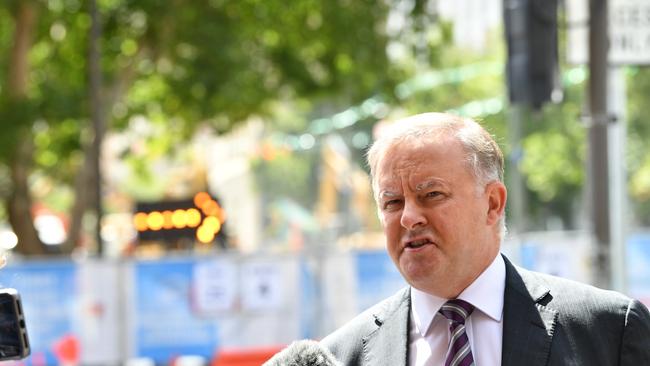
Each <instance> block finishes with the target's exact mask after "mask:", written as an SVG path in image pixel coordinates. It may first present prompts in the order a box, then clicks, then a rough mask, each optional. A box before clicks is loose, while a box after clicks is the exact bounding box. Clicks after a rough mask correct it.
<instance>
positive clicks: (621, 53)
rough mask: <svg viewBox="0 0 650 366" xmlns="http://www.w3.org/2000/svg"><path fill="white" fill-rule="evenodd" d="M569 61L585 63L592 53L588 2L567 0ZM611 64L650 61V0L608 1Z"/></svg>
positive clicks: (635, 63)
mask: <svg viewBox="0 0 650 366" xmlns="http://www.w3.org/2000/svg"><path fill="white" fill-rule="evenodd" d="M565 4H566V13H567V23H568V24H567V26H568V29H569V32H568V37H567V53H566V54H567V61H568V62H569V63H571V64H586V63H587V60H588V53H589V41H588V35H589V1H588V0H570V1H566V2H565ZM608 26H609V41H610V42H609V56H608V59H609V63H610V64H613V65H648V64H650V1H648V0H609V25H608Z"/></svg>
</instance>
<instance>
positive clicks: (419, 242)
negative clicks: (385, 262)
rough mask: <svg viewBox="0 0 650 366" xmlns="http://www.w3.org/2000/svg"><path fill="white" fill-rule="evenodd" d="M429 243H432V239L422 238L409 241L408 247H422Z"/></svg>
mask: <svg viewBox="0 0 650 366" xmlns="http://www.w3.org/2000/svg"><path fill="white" fill-rule="evenodd" d="M427 244H432V243H431V240H429V239H420V240H413V241H410V242H408V243H406V247H407V248H409V249H418V248H422V247H423V246H425V245H427Z"/></svg>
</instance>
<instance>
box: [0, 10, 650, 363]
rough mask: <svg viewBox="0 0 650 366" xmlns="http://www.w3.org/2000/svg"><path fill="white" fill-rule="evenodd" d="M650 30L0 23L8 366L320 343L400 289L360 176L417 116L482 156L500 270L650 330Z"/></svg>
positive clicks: (544, 15)
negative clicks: (515, 270) (515, 271)
mask: <svg viewBox="0 0 650 366" xmlns="http://www.w3.org/2000/svg"><path fill="white" fill-rule="evenodd" d="M648 14H650V4H649V3H648V2H647V1H643V0H609V1H607V0H591V1H587V0H583V1H578V0H571V1H562V0H552V1H549V0H546V1H539V0H377V1H370V0H293V1H279V0H264V1H259V0H238V1H228V0H196V1H188V0H168V1H161V0H139V1H135V0H86V1H82V0H4V1H2V2H1V3H0V123H1V126H2V131H1V132H0V199H1V200H2V205H1V207H0V247H1V250H2V252H3V256H2V262H3V265H4V267H3V268H2V269H1V270H0V285H2V286H3V287H14V288H16V289H18V291H19V292H20V293H21V296H22V301H23V307H24V311H25V314H26V319H27V328H28V333H29V336H30V341H31V347H32V355H31V356H30V357H29V358H28V359H26V360H24V361H20V362H15V363H16V364H25V365H78V364H80V365H122V364H125V365H126V364H128V365H154V364H156V365H172V364H173V365H207V364H212V365H244V364H246V363H244V362H246V360H249V361H250V362H252V363H250V364H255V362H257V364H259V363H260V362H259V359H261V358H263V357H264V355H266V354H268V353H270V352H273V351H274V350H277V349H278V347H282V346H283V345H286V344H288V343H289V342H291V341H292V340H295V339H300V338H314V339H318V338H320V337H323V336H324V335H326V334H328V333H329V332H331V331H332V330H333V329H335V328H336V327H338V326H340V325H342V324H343V323H344V322H346V321H347V320H349V319H350V318H351V317H353V316H354V315H355V314H357V313H358V312H360V311H361V310H363V309H365V308H366V307H368V306H370V305H372V304H373V303H375V302H377V301H379V300H381V299H382V298H384V297H386V296H388V295H390V294H392V293H393V292H394V291H396V290H397V289H399V288H401V287H402V286H404V285H405V283H404V281H403V280H402V279H401V277H400V276H399V274H398V272H397V271H396V270H395V268H394V266H393V264H392V262H391V261H390V259H389V258H388V257H387V255H386V254H385V251H384V240H383V236H382V232H381V228H380V226H379V222H378V220H377V217H376V214H375V212H376V211H375V210H376V209H375V206H374V202H373V198H372V194H371V191H370V185H369V181H368V168H367V166H366V165H365V163H364V153H365V152H366V150H367V147H368V145H369V144H370V143H371V142H372V141H373V136H375V135H376V134H377V133H378V132H379V131H381V129H382V127H384V126H386V124H388V123H390V121H392V120H395V119H397V118H400V117H404V116H406V115H410V114H414V113H420V112H427V111H448V112H452V113H456V114H460V115H464V116H468V117H472V118H475V119H477V120H478V121H480V122H481V123H482V124H483V125H484V126H486V128H487V129H488V130H489V131H490V132H492V133H493V134H494V135H495V136H496V138H497V141H498V143H499V144H500V145H501V148H502V149H503V151H504V153H505V155H506V157H507V167H506V173H507V183H508V187H509V202H508V203H509V207H508V211H507V222H508V231H509V234H508V237H507V238H506V240H505V242H504V244H503V252H504V253H506V254H507V255H508V256H509V257H510V258H511V259H512V260H513V261H514V262H515V263H517V264H519V265H522V266H524V267H527V268H530V269H534V270H539V271H544V272H547V273H552V274H555V275H559V276H563V277H567V278H571V279H576V280H579V281H584V282H588V283H592V284H595V285H598V286H601V287H606V288H612V289H616V290H618V291H622V292H624V293H626V294H628V295H630V296H633V297H635V298H638V299H640V300H641V301H643V302H644V303H645V304H646V305H647V304H650V230H648V228H649V227H650V146H649V145H648V144H647V141H650V115H649V114H648V113H647V111H646V110H645V109H644V108H647V107H648V105H647V104H646V103H648V100H649V99H648V98H649V97H648V96H650V69H648V68H647V67H646V65H647V64H650V18H649V17H648V16H647V15H648ZM590 19H591V21H590ZM590 24H591V26H590ZM608 45H609V48H608ZM256 358H257V359H258V361H254V360H255V359H256ZM238 360H239V361H238ZM237 362H240V363H237Z"/></svg>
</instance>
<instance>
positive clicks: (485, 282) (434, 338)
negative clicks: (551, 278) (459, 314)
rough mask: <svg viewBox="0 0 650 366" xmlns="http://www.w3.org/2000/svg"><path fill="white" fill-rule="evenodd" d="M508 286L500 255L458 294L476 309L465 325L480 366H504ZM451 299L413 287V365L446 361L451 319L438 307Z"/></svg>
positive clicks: (426, 364) (435, 364)
mask: <svg viewBox="0 0 650 366" xmlns="http://www.w3.org/2000/svg"><path fill="white" fill-rule="evenodd" d="M505 286H506V267H505V263H504V262H503V258H502V257H501V255H497V256H496V258H494V261H492V264H490V265H489V266H488V268H486V269H485V271H483V273H481V275H480V276H479V277H478V278H477V279H476V280H475V281H474V282H473V283H472V284H471V285H469V286H468V287H467V288H466V289H465V290H464V291H463V292H462V293H461V294H460V295H459V296H458V298H459V299H462V300H465V301H467V302H469V303H470V304H472V305H474V308H475V309H474V312H473V313H472V315H470V316H469V318H468V320H467V322H466V324H465V327H466V329H467V336H468V337H469V343H470V346H471V349H472V355H473V357H474V364H475V365H476V366H498V365H501V344H502V340H503V294H504V291H505ZM447 300H448V299H443V298H440V297H437V296H433V295H430V294H427V293H425V292H422V291H420V290H418V289H415V288H411V314H410V322H411V324H410V331H409V333H410V334H409V364H410V366H441V365H444V364H445V356H446V355H447V347H448V344H449V320H447V319H446V318H445V317H444V316H443V315H442V314H440V313H438V310H440V308H441V307H442V305H443V304H444V303H445V302H447Z"/></svg>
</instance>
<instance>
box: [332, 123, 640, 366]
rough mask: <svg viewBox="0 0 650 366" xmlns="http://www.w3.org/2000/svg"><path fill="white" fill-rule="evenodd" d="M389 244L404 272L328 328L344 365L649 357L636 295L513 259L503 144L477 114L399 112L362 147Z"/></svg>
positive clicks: (538, 365)
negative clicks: (390, 290)
mask: <svg viewBox="0 0 650 366" xmlns="http://www.w3.org/2000/svg"><path fill="white" fill-rule="evenodd" d="M368 163H369V165H370V172H371V177H372V187H373V191H374V194H375V199H376V202H377V206H378V213H379V218H380V221H381V223H382V226H383V229H384V233H385V236H386V245H387V250H388V253H389V255H390V257H391V258H392V260H393V262H394V263H395V265H396V266H397V268H398V269H399V271H400V273H401V274H402V276H403V277H404V278H405V279H406V281H407V282H408V283H409V284H410V287H409V288H406V289H404V290H402V291H400V292H399V293H397V294H395V295H394V296H392V297H391V298H388V299H386V300H384V301H383V302H381V303H380V304H378V305H375V306H374V307H372V308H371V309H369V310H367V311H366V312H364V313H362V314H361V315H359V316H357V317H356V318H355V319H353V320H352V321H351V322H349V323H348V324H346V325H344V326H343V327H342V328H340V329H338V330H337V331H335V332H334V333H333V334H331V335H329V336H327V337H326V338H325V339H323V340H322V341H321V345H323V346H324V347H327V348H328V349H329V350H331V351H332V353H333V354H334V356H335V357H336V358H337V359H338V360H339V361H340V362H342V363H343V364H345V365H373V366H377V365H386V366H412V365H417V366H423V365H436V366H437V365H445V366H447V365H454V366H456V365H461V366H468V365H481V366H491V365H506V366H519V365H526V366H542V365H558V366H559V365H562V366H566V365H650V314H649V313H648V309H647V308H645V306H644V305H642V304H641V303H640V302H638V301H636V300H632V299H629V298H627V297H625V296H623V295H621V294H618V293H615V292H611V291H604V290H600V289H596V288H594V287H591V286H587V285H584V284H579V283H577V282H572V281H568V280H564V279H560V278H556V277H552V276H548V275H543V274H540V273H535V272H530V271H527V270H524V269H522V268H519V267H516V266H514V265H513V264H511V263H510V262H509V261H508V259H507V258H506V257H504V256H502V255H500V254H499V247H500V244H501V241H502V239H503V236H504V233H505V222H504V210H505V206H506V197H507V192H506V187H505V186H504V184H503V154H502V153H501V151H500V150H499V147H498V145H497V144H496V143H495V142H494V140H493V139H492V137H491V136H490V135H489V134H488V133H487V132H486V131H485V130H484V129H483V128H482V127H481V126H480V125H479V124H477V123H476V122H474V121H472V120H469V119H463V118H460V117H456V116H453V115H448V114H437V113H427V114H421V115H416V116H413V117H409V118H406V119H405V120H401V121H398V122H397V123H395V124H394V125H393V127H391V128H390V130H389V131H388V132H387V133H386V134H384V135H383V136H381V137H380V138H379V139H378V140H377V141H376V142H375V143H374V144H373V146H372V147H371V149H370V151H369V152H368Z"/></svg>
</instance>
